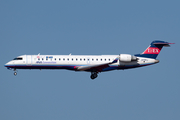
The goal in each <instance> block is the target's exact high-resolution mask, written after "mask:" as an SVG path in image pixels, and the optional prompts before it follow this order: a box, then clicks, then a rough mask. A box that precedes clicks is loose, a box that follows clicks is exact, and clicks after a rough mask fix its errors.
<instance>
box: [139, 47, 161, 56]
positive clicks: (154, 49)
mask: <svg viewBox="0 0 180 120" xmlns="http://www.w3.org/2000/svg"><path fill="white" fill-rule="evenodd" d="M160 51H161V48H157V47H148V48H147V49H146V50H145V51H144V52H143V54H159V53H160Z"/></svg>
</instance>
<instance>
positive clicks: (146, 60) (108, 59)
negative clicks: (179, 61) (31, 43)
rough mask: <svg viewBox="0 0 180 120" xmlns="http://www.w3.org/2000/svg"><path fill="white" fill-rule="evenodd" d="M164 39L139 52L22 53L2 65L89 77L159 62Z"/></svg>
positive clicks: (165, 43) (92, 77) (14, 68)
mask: <svg viewBox="0 0 180 120" xmlns="http://www.w3.org/2000/svg"><path fill="white" fill-rule="evenodd" d="M169 44H174V43H168V42H165V41H159V40H156V41H153V42H152V43H151V44H150V46H149V47H148V48H147V49H146V50H145V51H144V52H143V53H141V54H135V55H130V54H119V55H71V54H69V55H40V54H38V55H22V56H18V57H16V58H14V59H13V60H11V61H9V62H8V63H6V64H5V65H4V66H5V67H7V69H13V70H14V75H15V76H16V75H17V72H16V69H40V70H41V69H67V70H73V71H86V72H91V76H90V78H91V79H92V80H93V79H95V78H97V77H98V73H100V72H105V71H111V70H124V69H131V68H137V67H143V66H149V65H153V64H156V63H159V60H157V59H156V57H157V56H158V54H159V53H160V51H161V49H162V48H163V46H165V47H167V46H170V45H169Z"/></svg>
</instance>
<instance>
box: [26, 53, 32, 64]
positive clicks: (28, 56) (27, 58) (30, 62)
mask: <svg viewBox="0 0 180 120" xmlns="http://www.w3.org/2000/svg"><path fill="white" fill-rule="evenodd" d="M26 65H32V55H26Z"/></svg>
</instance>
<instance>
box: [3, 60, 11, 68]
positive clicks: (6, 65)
mask: <svg viewBox="0 0 180 120" xmlns="http://www.w3.org/2000/svg"><path fill="white" fill-rule="evenodd" d="M10 64H12V62H11V61H10V62H8V63H6V64H5V65H4V67H8V66H9V65H10Z"/></svg>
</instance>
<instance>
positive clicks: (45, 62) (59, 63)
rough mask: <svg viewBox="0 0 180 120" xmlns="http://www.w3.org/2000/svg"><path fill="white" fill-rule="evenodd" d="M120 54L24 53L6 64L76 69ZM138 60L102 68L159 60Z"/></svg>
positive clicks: (11, 66)
mask: <svg viewBox="0 0 180 120" xmlns="http://www.w3.org/2000/svg"><path fill="white" fill-rule="evenodd" d="M118 57H119V55H22V56H19V57H17V58H15V59H14V60H12V61H10V62H8V63H7V64H5V66H6V67H7V68H13V69H68V70H75V71H90V72H92V71H91V70H90V69H88V70H80V69H78V68H79V67H86V66H96V65H102V64H106V63H110V62H112V61H114V60H115V59H117V58H118ZM137 58H138V60H137V61H131V62H121V61H120V60H118V61H117V62H115V63H112V64H109V66H108V67H106V68H104V69H102V70H101V72H103V71H109V70H115V69H128V68H136V67H141V66H147V65H151V64H154V63H157V62H159V61H158V60H156V59H151V58H143V57H137Z"/></svg>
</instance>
